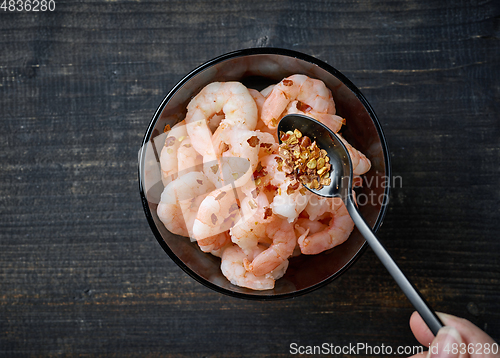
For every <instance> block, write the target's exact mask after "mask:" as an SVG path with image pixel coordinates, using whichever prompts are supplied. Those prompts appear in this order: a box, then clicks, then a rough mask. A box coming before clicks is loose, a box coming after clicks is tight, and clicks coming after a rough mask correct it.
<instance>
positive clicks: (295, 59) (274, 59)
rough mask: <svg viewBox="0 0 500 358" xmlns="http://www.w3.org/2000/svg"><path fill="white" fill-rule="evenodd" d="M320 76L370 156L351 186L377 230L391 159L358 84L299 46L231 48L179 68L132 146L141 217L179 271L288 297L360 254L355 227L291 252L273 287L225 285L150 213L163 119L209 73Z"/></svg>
mask: <svg viewBox="0 0 500 358" xmlns="http://www.w3.org/2000/svg"><path fill="white" fill-rule="evenodd" d="M297 73H300V74H304V75H307V76H309V77H312V78H317V79H320V80H322V81H323V82H324V83H325V84H326V85H327V87H328V88H330V90H331V91H332V94H333V98H334V100H335V104H336V108H337V114H338V115H340V116H342V117H344V118H346V119H347V126H345V127H344V128H343V130H342V133H343V135H344V137H345V138H346V139H347V140H348V141H349V142H350V143H351V144H352V145H353V146H354V147H356V148H357V149H358V150H360V151H361V152H362V153H364V154H365V155H366V156H367V157H368V158H369V159H370V160H371V162H372V167H371V169H370V171H369V172H368V173H366V174H364V175H363V178H364V179H365V180H364V184H363V187H362V188H360V189H357V198H358V205H359V207H360V211H361V214H362V215H363V217H364V218H365V220H366V221H367V223H368V224H369V225H371V226H372V227H373V230H374V231H375V232H376V231H377V229H378V228H379V227H380V225H381V224H382V219H383V217H384V215H385V212H386V210H387V204H388V198H389V186H390V185H389V184H390V177H391V176H390V174H391V173H390V164H389V156H388V149H387V144H386V141H385V138H384V135H383V133H382V129H381V127H380V123H379V121H378V119H377V117H376V115H375V113H374V111H373V109H372V108H371V106H370V105H369V103H368V101H367V100H366V99H365V97H364V96H363V95H362V94H361V92H360V91H359V90H358V89H357V88H356V87H355V86H354V85H353V84H352V83H351V82H350V81H349V80H348V79H347V78H346V77H345V76H344V75H342V74H341V73H340V72H339V71H337V70H336V69H335V68H333V67H332V66H330V65H328V64H326V63H324V62H322V61H320V60H318V59H316V58H314V57H311V56H308V55H305V54H302V53H299V52H295V51H290V50H284V49H277V48H254V49H245V50H240V51H235V52H231V53H229V54H225V55H222V56H220V57H217V58H215V59H213V60H210V61H208V62H206V63H204V64H202V65H201V66H199V67H197V68H196V69H194V70H193V71H192V72H191V73H189V74H188V75H186V76H185V77H184V78H183V79H182V80H181V81H179V83H177V84H176V85H175V87H174V88H173V89H172V90H171V91H170V92H169V93H168V94H167V95H166V96H165V98H164V99H163V101H162V102H161V104H160V106H159V107H158V109H157V110H156V112H155V114H154V116H153V119H152V120H151V122H150V124H149V127H148V128H147V130H146V134H145V136H144V139H143V142H142V146H141V149H140V151H139V187H140V194H141V198H142V203H143V206H144V211H145V214H146V218H147V220H148V222H149V225H150V226H151V230H152V231H153V233H154V235H155V237H156V239H157V240H158V242H159V243H160V245H161V246H162V248H163V249H164V250H165V252H166V253H167V254H168V255H169V256H170V257H171V258H172V260H174V261H175V262H176V263H177V264H178V265H179V266H180V267H181V268H182V269H183V270H184V271H185V272H187V273H188V274H189V275H190V276H191V277H193V278H194V279H196V280H197V281H199V282H201V283H203V284H204V285H206V286H208V287H210V288H212V289H214V290H215V291H218V292H221V293H224V294H228V295H231V296H236V297H240V298H248V299H264V300H269V299H278V298H289V297H295V296H298V295H301V294H304V293H306V292H310V291H312V290H314V289H317V288H319V287H321V286H323V285H325V284H327V283H329V282H331V281H333V280H334V279H335V278H336V277H338V276H339V275H341V274H342V273H343V272H344V271H345V270H346V269H347V268H348V267H349V266H350V265H352V264H353V263H354V261H355V260H356V259H357V258H358V257H359V256H360V254H361V253H362V251H363V250H364V249H365V247H366V242H365V240H364V238H363V237H362V236H361V234H360V233H359V232H358V231H357V230H356V229H355V230H354V231H353V232H352V234H351V236H350V237H349V239H348V240H347V241H346V242H345V243H343V244H342V245H339V246H337V247H335V248H333V249H331V250H328V251H326V252H323V253H321V254H319V255H312V256H309V255H300V256H298V257H295V258H292V259H291V260H290V264H289V267H288V270H287V271H286V274H285V275H284V276H283V277H282V278H281V279H279V280H278V281H276V285H275V288H274V289H272V290H265V291H254V290H250V289H247V288H242V287H238V286H234V285H232V284H231V283H230V282H229V281H228V280H227V279H226V278H225V277H224V276H223V275H222V273H221V270H220V259H219V258H217V257H215V256H212V255H210V254H205V253H203V252H202V251H201V250H200V249H199V248H198V245H197V244H196V243H195V242H190V240H189V239H187V238H185V237H180V236H177V235H174V234H171V233H170V232H169V231H168V230H167V229H166V228H165V226H164V225H163V224H162V222H161V221H160V220H159V218H158V216H157V214H156V208H157V205H158V203H159V200H160V195H161V192H162V191H163V184H162V182H161V179H160V167H159V153H160V151H161V148H162V147H163V144H164V140H165V136H164V134H163V129H164V127H165V125H167V124H169V125H171V126H173V125H174V124H175V123H177V122H178V121H180V120H182V119H184V117H185V115H186V107H187V104H188V102H189V101H190V100H191V98H192V97H193V96H195V95H196V94H197V93H198V92H199V91H200V90H201V89H202V88H203V87H205V86H206V85H207V84H209V83H211V82H214V81H220V82H224V81H240V82H242V83H243V84H244V85H246V86H247V87H249V88H255V89H258V90H260V89H263V88H265V87H266V86H268V85H269V84H273V83H277V82H279V81H281V80H282V79H283V78H285V77H287V76H290V75H292V74H297Z"/></svg>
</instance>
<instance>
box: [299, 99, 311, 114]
mask: <svg viewBox="0 0 500 358" xmlns="http://www.w3.org/2000/svg"><path fill="white" fill-rule="evenodd" d="M297 109H298V110H299V111H302V112H309V111H310V110H311V109H312V107H311V106H310V105H308V104H307V103H304V102H301V101H297Z"/></svg>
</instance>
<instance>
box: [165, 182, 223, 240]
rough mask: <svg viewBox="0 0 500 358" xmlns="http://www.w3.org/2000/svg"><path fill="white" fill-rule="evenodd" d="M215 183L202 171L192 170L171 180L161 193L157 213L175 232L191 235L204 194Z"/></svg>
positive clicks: (212, 187)
mask: <svg viewBox="0 0 500 358" xmlns="http://www.w3.org/2000/svg"><path fill="white" fill-rule="evenodd" d="M213 189H214V185H213V184H212V183H211V182H210V180H208V178H207V177H206V176H205V175H204V174H203V173H200V172H190V173H187V174H184V175H183V176H180V177H178V178H177V179H175V180H174V181H172V182H170V183H169V184H168V185H167V186H166V187H165V189H163V192H162V194H161V198H160V203H159V204H158V208H157V213H158V217H159V218H160V220H161V221H162V222H163V224H164V225H165V227H166V228H167V229H168V230H169V231H170V232H171V233H173V234H177V235H181V236H186V237H189V236H191V235H190V234H191V228H192V226H193V222H194V219H195V216H196V214H197V212H198V206H199V205H200V202H201V200H202V199H203V196H204V195H205V194H206V193H208V192H210V191H212V190H213Z"/></svg>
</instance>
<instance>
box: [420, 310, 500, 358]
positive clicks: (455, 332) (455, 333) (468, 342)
mask: <svg viewBox="0 0 500 358" xmlns="http://www.w3.org/2000/svg"><path fill="white" fill-rule="evenodd" d="M437 315H438V316H439V318H440V319H441V321H442V322H443V324H444V325H445V327H443V328H441V329H440V330H439V332H438V334H437V336H436V337H434V335H433V334H432V332H431V331H430V329H429V328H428V327H427V325H426V324H425V322H424V321H423V320H422V318H421V317H420V315H419V314H418V313H417V312H413V314H412V315H411V317H410V328H411V331H412V332H413V335H414V336H415V338H416V339H417V340H418V341H419V342H420V343H421V344H422V345H424V346H426V347H430V348H429V351H428V352H424V353H420V354H416V355H414V356H412V357H410V358H425V357H431V358H445V357H446V358H500V347H499V345H498V343H496V342H495V341H494V340H493V338H491V337H490V336H488V335H487V334H486V333H485V332H483V331H482V330H481V329H479V328H478V327H476V326H475V325H474V324H472V323H471V322H469V321H467V320H466V319H463V318H458V317H455V316H451V315H448V314H445V313H437ZM431 343H432V344H431Z"/></svg>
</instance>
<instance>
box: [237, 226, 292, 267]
mask: <svg viewBox="0 0 500 358" xmlns="http://www.w3.org/2000/svg"><path fill="white" fill-rule="evenodd" d="M266 235H267V236H268V237H269V238H270V239H272V244H271V246H269V248H267V249H266V250H264V251H263V252H261V253H260V254H259V255H257V256H256V257H255V258H254V259H253V261H251V263H249V264H247V265H246V267H247V269H248V271H250V272H252V273H253V274H254V275H255V276H261V275H265V274H267V273H269V272H271V271H272V270H274V269H275V268H276V267H278V266H280V265H282V264H283V263H284V262H285V261H288V258H289V257H290V256H292V253H293V250H294V249H295V245H296V244H297V237H296V236H295V230H294V226H293V224H292V223H289V222H288V221H287V220H286V219H281V218H279V217H278V216H274V217H273V220H272V221H271V222H270V223H268V224H267V225H266Z"/></svg>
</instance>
